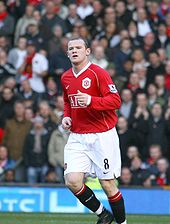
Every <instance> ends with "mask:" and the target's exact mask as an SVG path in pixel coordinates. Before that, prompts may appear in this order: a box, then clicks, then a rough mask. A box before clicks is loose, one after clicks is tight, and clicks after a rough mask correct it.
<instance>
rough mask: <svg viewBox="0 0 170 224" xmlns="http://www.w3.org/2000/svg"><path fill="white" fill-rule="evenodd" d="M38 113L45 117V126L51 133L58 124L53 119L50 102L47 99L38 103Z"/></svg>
mask: <svg viewBox="0 0 170 224" xmlns="http://www.w3.org/2000/svg"><path fill="white" fill-rule="evenodd" d="M38 114H39V115H40V116H41V117H42V118H43V120H44V123H43V124H44V128H45V129H47V131H48V132H49V134H50V135H51V133H52V132H53V130H55V129H56V124H55V122H54V121H53V120H52V109H51V107H50V105H49V103H48V102H47V101H45V100H43V101H41V102H40V103H39V105H38Z"/></svg>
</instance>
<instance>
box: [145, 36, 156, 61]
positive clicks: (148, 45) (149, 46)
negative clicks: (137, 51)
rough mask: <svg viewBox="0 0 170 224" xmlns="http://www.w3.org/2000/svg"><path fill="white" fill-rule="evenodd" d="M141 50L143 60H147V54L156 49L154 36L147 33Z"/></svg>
mask: <svg viewBox="0 0 170 224" xmlns="http://www.w3.org/2000/svg"><path fill="white" fill-rule="evenodd" d="M141 48H142V49H143V51H144V54H145V58H146V59H147V60H148V54H149V53H150V52H152V51H154V50H157V49H158V47H157V46H156V45H155V34H154V33H153V32H149V33H147V34H146V35H145V36H144V37H143V42H142V44H141Z"/></svg>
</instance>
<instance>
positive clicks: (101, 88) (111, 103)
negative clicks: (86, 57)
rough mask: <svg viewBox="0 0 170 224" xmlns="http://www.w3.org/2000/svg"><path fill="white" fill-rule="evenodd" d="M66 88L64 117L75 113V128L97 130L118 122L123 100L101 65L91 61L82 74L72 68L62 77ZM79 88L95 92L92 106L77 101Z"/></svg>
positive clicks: (73, 127)
mask: <svg viewBox="0 0 170 224" xmlns="http://www.w3.org/2000/svg"><path fill="white" fill-rule="evenodd" d="M61 83H62V87H63V92H64V117H71V119H72V127H71V131H72V132H75V133H81V134H82V133H97V132H105V131H108V130H110V129H111V128H113V127H114V126H115V125H116V122H117V115H116V112H115V110H116V109H119V107H120V104H121V100H120V96H119V94H118V92H117V90H116V87H115V85H114V83H113V81H112V79H111V78H110V75H109V74H108V73H107V72H106V71H105V70H104V69H102V68H101V67H99V66H97V65H95V64H91V63H89V64H88V65H87V66H86V67H85V69H83V70H82V71H80V74H77V75H76V74H75V73H74V72H73V70H72V68H70V69H69V70H67V71H66V72H65V73H64V74H63V75H62V77H61ZM78 90H79V91H80V92H82V93H87V94H89V95H90V96H91V103H90V105H89V106H82V105H80V104H79V103H78V101H77V98H76V96H77V92H78Z"/></svg>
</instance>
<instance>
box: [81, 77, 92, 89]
mask: <svg viewBox="0 0 170 224" xmlns="http://www.w3.org/2000/svg"><path fill="white" fill-rule="evenodd" d="M90 86H91V79H89V78H85V79H83V80H82V87H83V88H84V89H88V88H89V87H90Z"/></svg>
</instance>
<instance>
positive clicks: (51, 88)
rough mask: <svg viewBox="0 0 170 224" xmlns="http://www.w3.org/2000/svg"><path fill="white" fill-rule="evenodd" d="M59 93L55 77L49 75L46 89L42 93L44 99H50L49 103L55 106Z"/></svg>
mask: <svg viewBox="0 0 170 224" xmlns="http://www.w3.org/2000/svg"><path fill="white" fill-rule="evenodd" d="M57 95H58V89H57V84H56V82H55V80H54V78H52V77H49V78H48V80H47V82H46V90H45V92H44V93H43V94H42V96H41V98H42V100H46V101H48V103H49V105H50V106H51V107H52V108H54V107H55V101H56V97H57Z"/></svg>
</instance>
